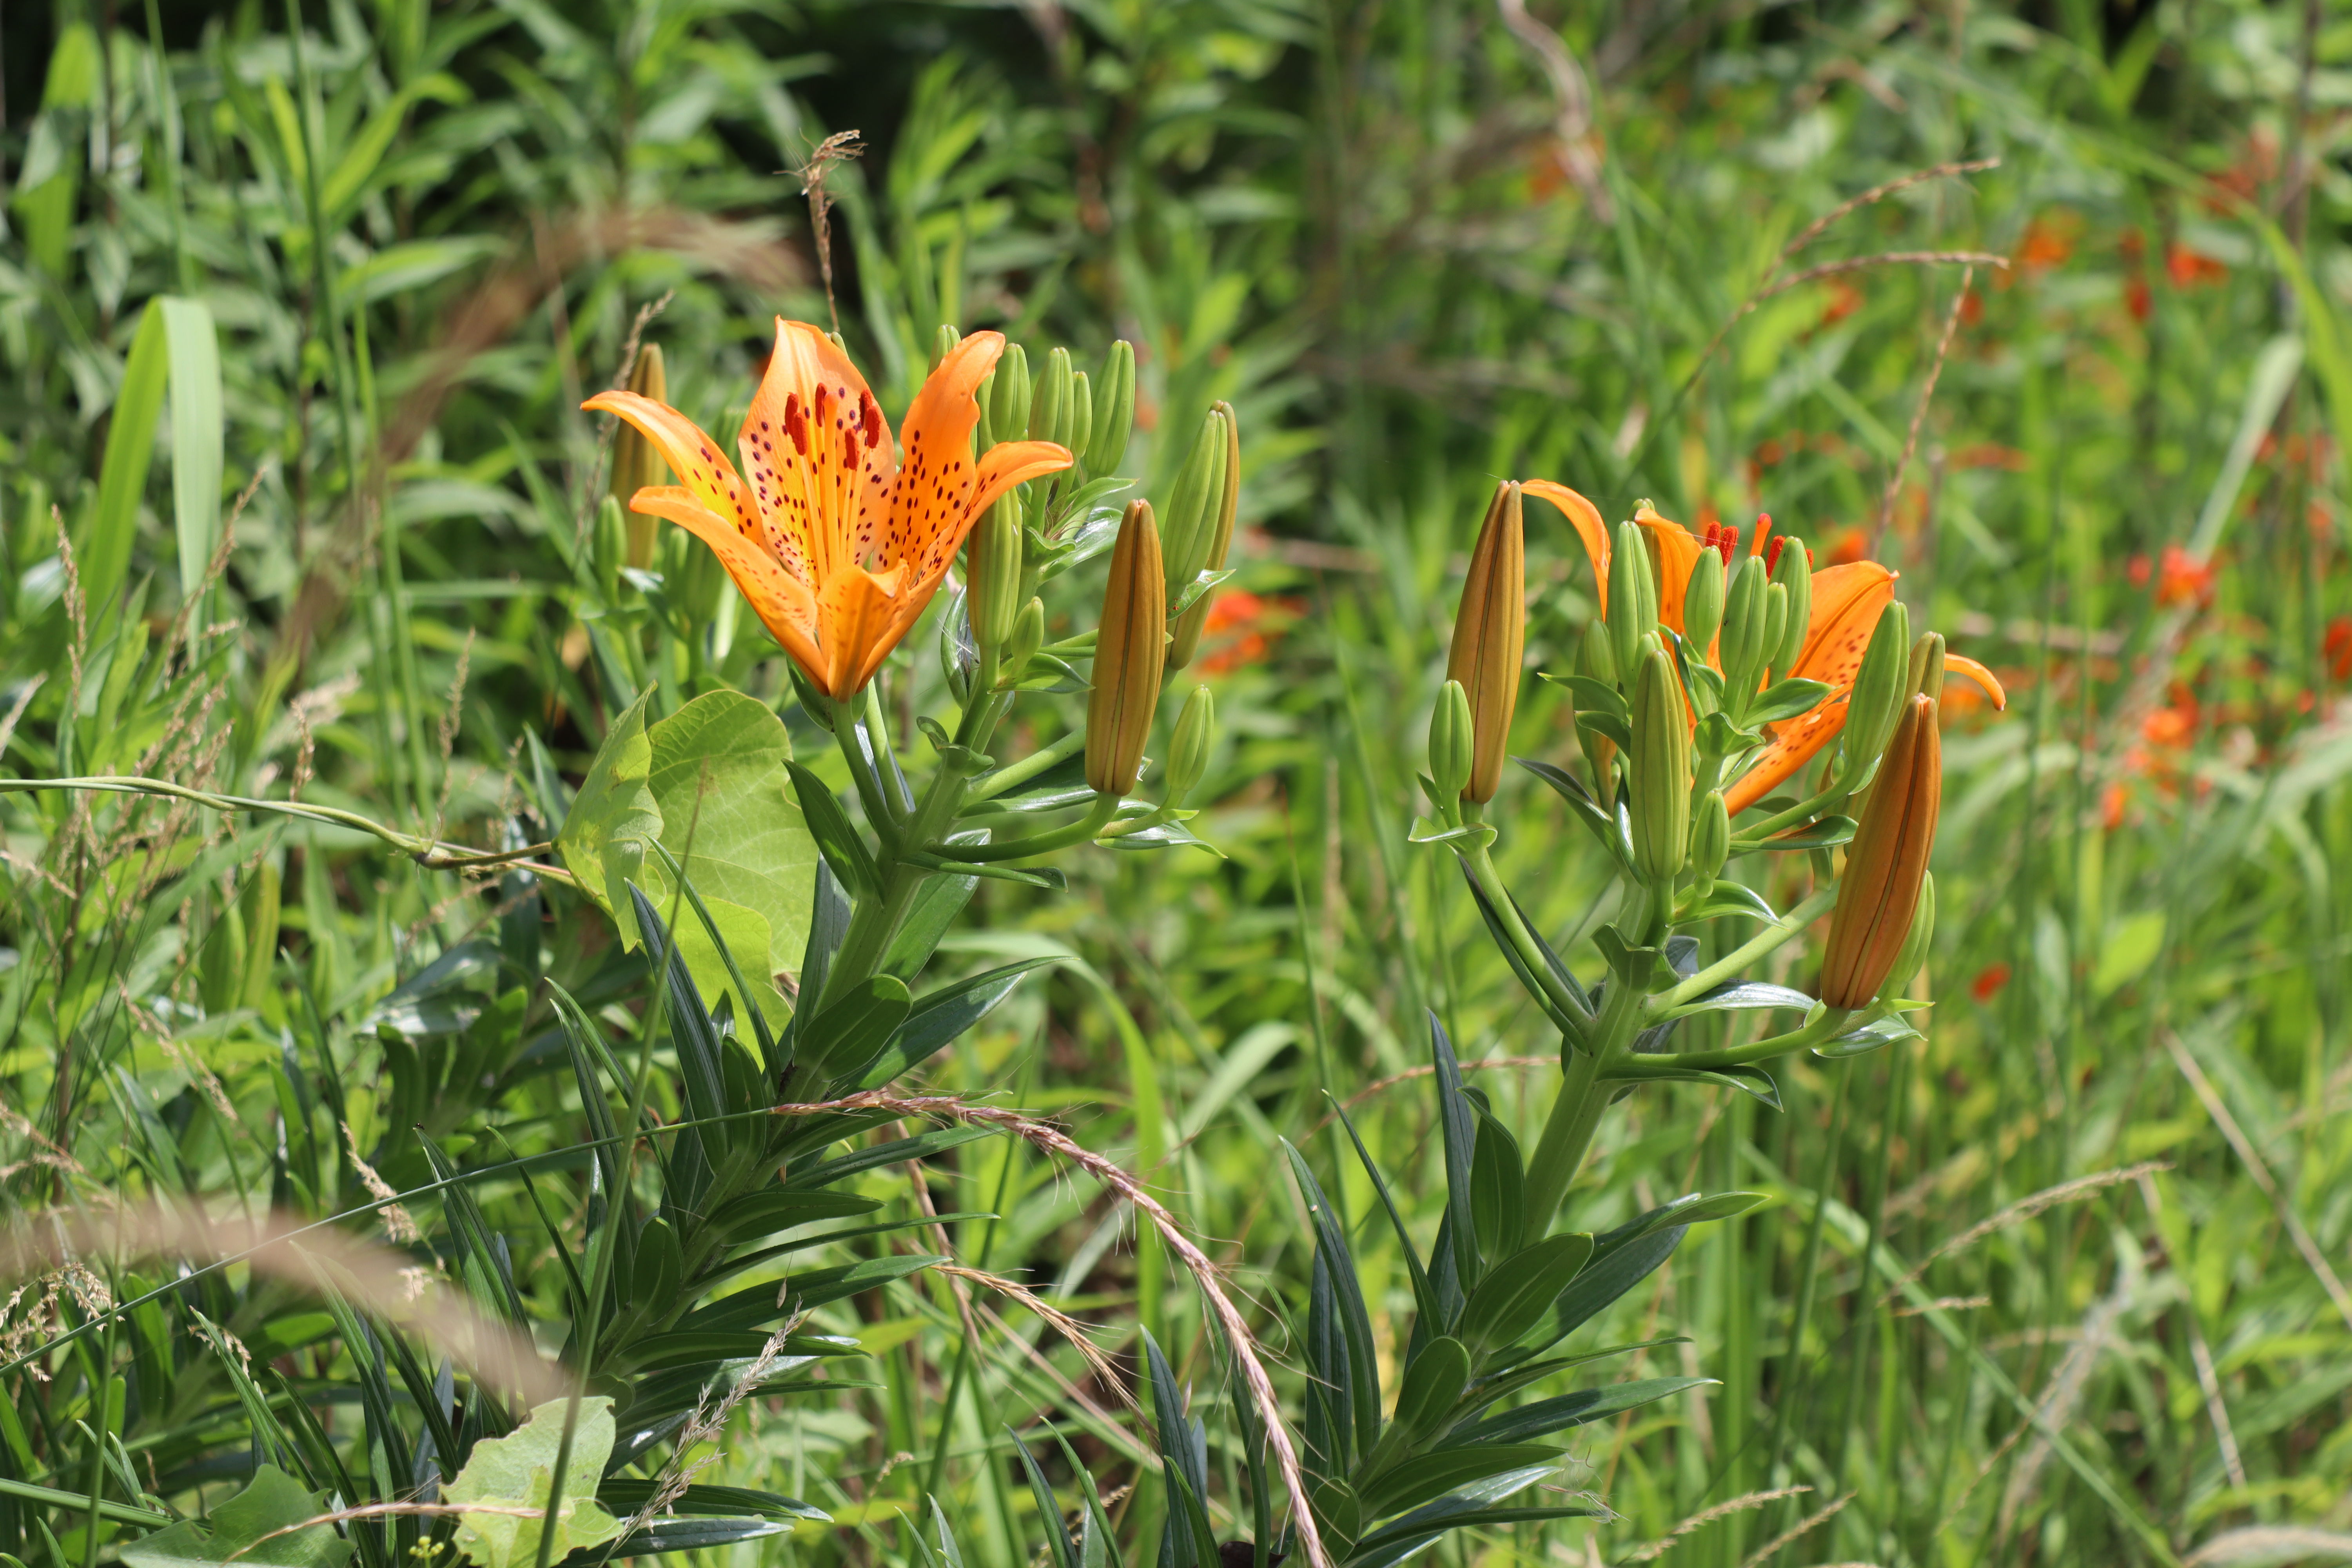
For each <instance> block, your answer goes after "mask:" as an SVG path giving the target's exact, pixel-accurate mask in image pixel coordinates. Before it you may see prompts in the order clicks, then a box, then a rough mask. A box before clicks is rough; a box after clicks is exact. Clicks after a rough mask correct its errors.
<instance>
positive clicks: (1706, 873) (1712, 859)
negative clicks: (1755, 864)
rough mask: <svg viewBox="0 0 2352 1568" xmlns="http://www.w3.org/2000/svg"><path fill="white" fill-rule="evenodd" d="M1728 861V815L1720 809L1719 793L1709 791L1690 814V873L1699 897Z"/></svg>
mask: <svg viewBox="0 0 2352 1568" xmlns="http://www.w3.org/2000/svg"><path fill="white" fill-rule="evenodd" d="M1729 858H1731V813H1730V812H1729V811H1727V810H1726V809H1725V808H1724V805H1723V792H1722V791H1721V790H1719V789H1711V790H1709V791H1707V792H1706V795H1704V796H1702V797H1701V798H1700V800H1699V803H1698V809H1697V810H1696V812H1694V813H1692V814H1691V837H1690V862H1691V871H1692V872H1693V874H1694V875H1696V877H1697V878H1698V889H1699V892H1700V893H1701V894H1702V895H1704V894H1705V893H1706V890H1707V889H1708V888H1710V887H1711V886H1713V885H1714V882H1715V879H1716V878H1717V877H1718V876H1721V875H1722V874H1723V863H1724V862H1725V861H1726V860H1727V859H1729Z"/></svg>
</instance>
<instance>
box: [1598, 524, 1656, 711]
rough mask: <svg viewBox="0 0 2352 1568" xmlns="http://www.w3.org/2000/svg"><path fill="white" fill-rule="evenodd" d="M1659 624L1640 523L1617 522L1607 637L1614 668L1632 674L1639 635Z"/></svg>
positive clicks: (1639, 654) (1638, 660) (1637, 664)
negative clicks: (1611, 647)
mask: <svg viewBox="0 0 2352 1568" xmlns="http://www.w3.org/2000/svg"><path fill="white" fill-rule="evenodd" d="M1657 624H1658V584H1657V579H1656V577H1655V576H1654V574H1652V572H1651V570H1650V547H1649V544H1648V542H1646V541H1644V540H1643V537H1642V525H1641V524H1639V523H1637V522H1621V523H1619V524H1618V525H1617V548H1616V550H1615V551H1614V552H1612V554H1611V555H1610V557H1609V640H1610V641H1611V642H1612V644H1614V645H1615V647H1614V652H1615V653H1616V655H1617V668H1618V669H1619V670H1620V671H1622V672H1623V673H1625V674H1628V675H1630V674H1632V673H1633V671H1635V670H1637V669H1639V668H1641V665H1642V638H1643V635H1644V634H1645V633H1647V632H1648V631H1649V630H1650V629H1651V628H1652V627H1653V626H1656V625H1657Z"/></svg>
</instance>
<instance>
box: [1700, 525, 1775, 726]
mask: <svg viewBox="0 0 2352 1568" xmlns="http://www.w3.org/2000/svg"><path fill="white" fill-rule="evenodd" d="M1768 586H1769V581H1768V579H1767V576H1766V574H1765V570H1764V563H1763V560H1762V559H1761V558H1760V557H1759V556H1754V555H1744V556H1742V557H1740V560H1739V565H1738V568H1737V569H1736V570H1735V571H1734V572H1733V573H1732V574H1731V583H1730V585H1729V587H1728V588H1727V589H1726V590H1725V593H1724V605H1723V645H1722V647H1720V648H1719V649H1717V663H1718V666H1719V668H1721V669H1722V670H1723V689H1724V692H1725V695H1726V700H1728V701H1732V702H1739V703H1744V702H1745V701H1747V700H1748V694H1749V693H1750V692H1752V691H1754V690H1755V689H1756V686H1757V683H1758V682H1759V680H1760V679H1763V673H1764V631H1765V625H1764V623H1765V620H1766V615H1765V598H1764V595H1765V590H1766V588H1767V587H1768ZM1787 599H1788V595H1785V594H1783V595H1781V600H1782V602H1783V603H1784V604H1785V603H1786V602H1787ZM1783 613H1784V614H1785V611H1784V612H1783Z"/></svg>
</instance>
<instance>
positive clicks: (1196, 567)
mask: <svg viewBox="0 0 2352 1568" xmlns="http://www.w3.org/2000/svg"><path fill="white" fill-rule="evenodd" d="M1225 444H1226V443H1225V426H1224V418H1223V416H1222V415H1220V414H1219V413H1218V412H1217V411H1216V410H1215V409H1213V408H1212V409H1211V410H1209V412H1208V414H1207V415H1206V416H1204V417H1203V418H1202V421H1201V431H1200V434H1199V435H1197V436H1195V437H1193V438H1192V451H1191V452H1190V453H1189V454H1188V455H1187V456H1186V457H1185V458H1184V466H1183V467H1182V468H1179V469H1178V470H1177V471H1176V484H1175V487H1174V488H1173V489H1171V490H1170V491H1169V492H1168V534H1167V539H1168V588H1169V596H1170V597H1171V598H1175V597H1179V596H1181V595H1182V594H1183V592H1184V590H1185V589H1186V588H1189V587H1191V586H1192V582H1193V580H1194V579H1195V578H1197V577H1199V576H1200V574H1201V572H1202V568H1203V567H1205V566H1206V565H1207V564H1208V562H1209V547H1210V545H1211V543H1212V542H1213V534H1214V531H1215V519H1216V512H1215V510H1214V508H1215V507H1216V505H1217V503H1218V502H1219V501H1220V500H1223V498H1224V493H1225Z"/></svg>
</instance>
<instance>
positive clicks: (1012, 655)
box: [996, 599, 1045, 688]
mask: <svg viewBox="0 0 2352 1568" xmlns="http://www.w3.org/2000/svg"><path fill="white" fill-rule="evenodd" d="M1041 647H1045V600H1043V599H1032V600H1030V601H1029V602H1028V603H1027V604H1025V605H1022V606H1021V613H1020V614H1019V615H1017V616H1013V630H1012V632H1011V633H1010V634H1009V635H1008V636H1007V637H1005V639H1004V651H1003V653H1001V654H999V655H997V666H996V668H997V671H998V674H997V677H996V684H997V685H998V686H999V687H1000V688H1002V687H1007V686H1012V685H1013V684H1015V683H1016V682H1018V681H1019V680H1020V679H1021V677H1022V675H1023V673H1024V671H1026V670H1027V669H1028V668H1029V660H1030V659H1031V658H1033V657H1034V655H1035V654H1036V652H1037V650H1038V649H1039V648H1041Z"/></svg>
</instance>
